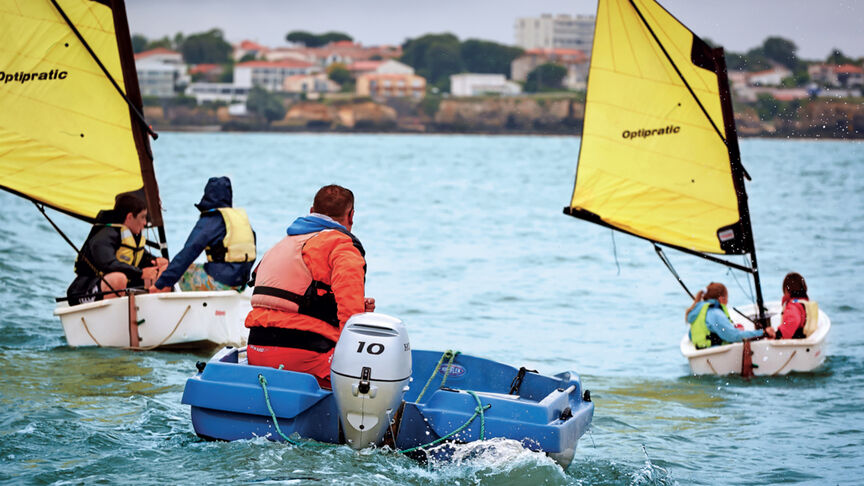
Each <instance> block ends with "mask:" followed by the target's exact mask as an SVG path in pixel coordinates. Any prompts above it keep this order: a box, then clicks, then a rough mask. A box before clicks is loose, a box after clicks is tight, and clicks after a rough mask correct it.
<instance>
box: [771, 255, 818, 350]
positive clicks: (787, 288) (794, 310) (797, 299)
mask: <svg viewBox="0 0 864 486" xmlns="http://www.w3.org/2000/svg"><path fill="white" fill-rule="evenodd" d="M809 301H810V297H808V296H807V282H805V281H804V277H802V276H801V274H799V273H795V272H789V273H787V274H786V277H784V278H783V300H782V301H781V306H782V308H783V323H782V324H780V326H779V327H778V328H777V339H804V338H805V337H807V336H806V334H805V332H804V328H805V325H806V324H807V310H808V309H807V307H811V312H817V313H818V310H816V309H813V308H812V307H815V306H808V304H805V303H809ZM817 316H818V314H817ZM817 316H813V317H814V318H815V317H817Z"/></svg>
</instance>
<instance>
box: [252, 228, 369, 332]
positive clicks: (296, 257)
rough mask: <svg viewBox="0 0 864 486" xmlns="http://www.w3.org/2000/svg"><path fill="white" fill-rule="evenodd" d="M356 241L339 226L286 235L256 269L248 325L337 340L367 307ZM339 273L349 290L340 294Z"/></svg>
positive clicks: (362, 265)
mask: <svg viewBox="0 0 864 486" xmlns="http://www.w3.org/2000/svg"><path fill="white" fill-rule="evenodd" d="M346 233H347V232H346ZM355 241H356V240H355V239H354V238H352V236H351V235H350V234H343V233H342V232H339V231H337V230H324V231H320V232H317V233H308V234H303V235H293V236H286V237H285V238H283V239H282V240H281V241H280V242H279V243H277V244H276V246H274V247H273V248H271V249H270V250H269V251H268V252H267V253H265V254H264V257H263V258H262V259H261V262H260V263H259V265H258V267H257V268H256V269H255V272H254V274H253V279H254V282H255V284H254V285H255V286H254V291H253V293H252V302H251V303H252V308H253V310H252V312H251V313H250V314H249V316H248V317H247V319H246V326H247V327H250V328H255V327H278V328H283V329H297V330H302V331H310V332H314V333H317V334H320V335H322V336H324V337H326V338H328V339H331V340H333V341H334V342H335V341H336V340H338V338H339V334H340V332H341V327H342V326H343V325H344V324H345V321H347V320H348V317H350V316H351V315H353V314H354V313H358V312H363V298H364V295H363V281H364V278H365V260H364V259H363V256H362V251H361V250H360V249H361V248H362V246H360V245H359V242H356V243H355ZM334 279H338V280H339V282H338V284H337V285H339V284H341V285H342V288H343V289H344V290H345V291H344V292H342V293H341V295H339V298H338V299H337V296H336V295H335V294H334V292H333V288H332V287H331V286H332V285H333V281H334ZM337 301H339V302H337ZM270 311H276V312H275V313H274V312H270ZM310 318H311V319H310Z"/></svg>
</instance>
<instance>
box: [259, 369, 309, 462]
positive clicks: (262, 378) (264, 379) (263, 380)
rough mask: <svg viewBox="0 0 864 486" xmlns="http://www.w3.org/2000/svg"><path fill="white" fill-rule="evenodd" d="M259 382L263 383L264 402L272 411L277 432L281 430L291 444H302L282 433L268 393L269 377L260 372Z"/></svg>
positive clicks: (280, 433)
mask: <svg viewBox="0 0 864 486" xmlns="http://www.w3.org/2000/svg"><path fill="white" fill-rule="evenodd" d="M258 383H260V384H261V389H262V390H264V403H266V404H267V410H269V411H270V418H272V419H273V425H274V426H275V427H276V432H279V435H280V436H282V438H283V439H285V442H287V443H289V444H291V445H300V444H299V443H298V442H295V441H293V440H291V439H289V438H288V436H287V435H285V434H283V433H282V429H280V428H279V421H278V420H276V412H274V411H273V406H272V405H270V394H269V393H267V378H264V375H262V374H260V373H259V374H258Z"/></svg>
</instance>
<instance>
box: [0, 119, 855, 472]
mask: <svg viewBox="0 0 864 486" xmlns="http://www.w3.org/2000/svg"><path fill="white" fill-rule="evenodd" d="M578 146H579V140H578V138H563V137H562V138H545V137H483V136H379V135H365V136H364V135H262V134H171V133H166V134H163V135H162V137H160V139H159V140H158V141H157V142H155V143H154V152H155V154H156V157H157V166H156V171H157V178H158V180H159V184H160V186H161V191H162V199H163V202H164V206H165V208H166V212H165V219H166V222H167V225H168V237H169V242H170V243H171V250H172V252H176V251H177V250H178V249H179V248H180V247H181V245H182V242H183V241H184V240H185V237H186V233H187V232H188V230H189V229H190V228H191V226H192V225H193V223H194V220H195V218H196V217H197V215H196V213H195V210H194V208H193V207H192V204H193V203H195V202H197V201H198V199H199V197H200V194H201V191H202V189H203V187H204V182H205V181H206V179H207V177H209V176H211V175H223V174H227V175H230V176H231V177H232V179H233V182H234V194H235V202H236V204H237V205H239V206H244V207H246V208H247V210H248V211H249V214H250V217H251V219H252V223H253V226H254V227H255V230H256V231H257V233H258V238H259V242H260V248H261V249H262V250H263V249H266V248H268V247H269V246H270V245H272V244H273V243H275V242H276V241H278V239H279V238H281V237H282V235H283V234H284V228H285V227H286V225H287V224H288V223H290V221H291V220H292V219H293V218H294V217H295V216H297V215H299V214H302V213H304V212H305V211H307V210H308V208H309V206H310V205H311V198H312V195H313V194H314V191H315V190H316V189H317V188H318V187H319V186H321V185H323V184H327V183H333V182H335V183H339V184H342V185H345V186H347V187H350V188H351V189H353V190H354V192H355V194H356V196H357V211H356V218H355V228H354V229H355V233H356V234H357V235H358V236H359V237H360V239H361V240H362V241H363V243H364V245H365V247H366V249H367V251H368V263H369V274H368V294H369V295H371V296H374V297H375V298H376V299H377V302H378V311H379V312H384V313H388V314H392V315H395V316H398V317H401V318H402V319H403V320H405V321H406V323H407V324H408V326H409V332H410V337H411V341H412V346H413V347H415V348H431V349H446V348H454V349H459V350H461V351H463V352H467V353H471V354H477V355H480V356H485V357H489V358H493V359H497V360H501V361H505V362H509V363H512V364H515V365H517V366H518V365H526V366H528V367H531V368H536V369H538V370H540V371H541V372H544V373H556V372H559V371H563V370H566V369H573V370H576V371H577V372H579V373H580V374H581V376H582V378H583V381H584V384H585V386H586V387H587V388H589V389H591V391H592V397H593V398H594V401H595V404H596V413H595V418H594V423H593V427H592V432H591V434H590V435H586V436H585V437H584V438H583V440H582V441H581V442H580V444H579V449H578V452H577V456H576V459H575V461H574V463H573V465H572V466H571V467H570V468H569V469H568V470H566V471H562V470H561V469H560V468H559V467H558V466H556V465H555V464H554V463H553V462H552V461H551V460H549V459H547V458H545V457H544V456H542V455H539V454H535V453H530V452H527V451H524V450H521V449H520V448H518V447H513V445H512V444H508V443H506V442H505V443H496V444H492V447H490V448H489V450H487V451H486V452H484V453H481V454H466V458H465V459H464V460H463V461H461V462H457V463H452V464H433V465H431V466H423V465H420V464H417V463H415V462H413V461H411V460H409V459H406V458H404V457H400V456H396V455H393V454H390V453H384V452H381V451H364V452H361V453H355V452H353V451H351V450H350V449H348V448H347V447H336V448H327V449H315V450H312V449H304V448H297V447H292V446H288V445H280V444H274V443H270V442H267V441H266V440H255V441H241V442H234V443H211V442H204V441H201V440H199V439H198V438H197V437H196V436H195V434H194V433H193V431H192V425H191V423H190V420H189V410H188V407H186V406H184V405H181V404H180V396H181V393H182V389H183V384H184V382H185V380H186V378H187V377H188V376H190V375H191V374H192V373H193V372H194V363H195V361H196V360H198V359H201V358H202V357H204V356H203V355H195V354H184V353H168V352H138V353H133V352H128V351H118V350H108V349H71V348H69V347H67V346H66V344H65V340H64V337H63V332H62V329H61V327H60V324H59V321H58V320H56V319H55V318H54V317H53V316H52V314H51V313H52V309H53V305H54V304H53V297H54V296H56V295H61V294H62V293H63V292H64V291H65V288H66V285H67V284H68V282H69V281H70V280H71V278H72V271H71V267H72V261H73V258H74V255H73V252H72V251H71V250H70V249H69V248H68V247H67V246H66V244H65V243H64V242H63V241H62V240H61V239H60V237H59V236H57V235H56V234H55V233H54V231H53V230H52V229H51V227H50V226H49V225H48V223H47V222H45V221H44V219H43V218H42V217H41V215H39V213H38V212H37V211H36V209H35V208H34V206H33V204H32V203H30V202H27V201H25V200H22V199H18V198H16V197H14V196H12V195H10V194H7V193H2V194H0V205H2V208H3V210H2V212H0V370H2V372H0V380H2V387H0V481H3V482H9V483H36V484H42V483H58V484H68V483H72V484H75V483H87V484H91V483H111V484H114V483H137V484H147V483H153V484H155V483H169V484H176V483H185V484H192V483H195V484H205V483H216V482H222V481H225V482H227V483H258V482H261V483H268V484H269V483H282V482H285V483H289V484H306V483H316V484H317V483H324V484H342V483H354V484H429V483H441V484H477V483H482V484H676V483H677V484H741V483H752V484H771V483H812V484H856V483H857V484H860V482H861V481H862V477H864V425H862V424H864V412H862V408H864V407H862V405H864V400H862V398H864V392H862V390H864V379H862V377H861V375H862V372H864V331H862V329H864V327H862V325H861V317H860V314H859V312H861V311H862V310H864V309H862V303H861V298H860V294H859V292H860V289H861V288H864V276H862V275H864V274H862V272H861V270H860V269H861V267H862V265H864V244H862V239H864V195H862V194H864V145H862V144H860V143H850V142H815V141H767V140H744V141H742V144H741V148H742V152H743V159H744V163H745V165H746V167H747V169H748V170H749V172H750V174H751V175H752V176H753V182H752V183H750V184H749V186H748V191H749V194H750V201H751V203H750V204H751V209H752V217H753V221H754V227H755V234H756V242H757V246H758V248H759V263H760V268H761V269H762V273H763V283H764V286H765V293H766V295H767V296H768V297H770V298H772V299H776V298H777V297H779V295H778V294H779V288H780V282H781V279H782V277H783V275H784V274H785V273H786V272H787V271H789V270H792V269H794V270H797V271H799V272H801V273H802V274H803V275H805V277H807V280H808V283H809V286H810V290H811V292H810V294H811V296H812V297H814V298H815V299H817V300H818V301H819V302H820V307H821V308H822V309H824V310H825V311H826V312H828V314H829V315H830V316H831V318H832V321H833V330H832V334H831V336H829V342H830V347H829V349H828V353H829V355H830V356H829V358H828V361H827V363H826V365H825V366H823V367H822V368H820V369H819V370H817V372H814V373H810V374H797V375H791V376H786V377H778V378H755V379H753V380H751V381H744V380H741V379H738V378H716V377H699V378H697V377H691V376H689V368H688V367H687V363H686V360H685V359H684V358H683V357H681V355H680V354H679V351H678V341H679V339H680V337H681V335H682V333H683V332H684V331H685V327H684V325H683V323H682V322H681V315H682V311H683V309H684V308H686V307H687V305H688V304H689V299H688V298H687V297H686V296H685V295H684V294H683V292H682V291H681V289H680V288H679V287H678V284H677V283H676V282H675V281H674V279H673V278H672V277H671V275H670V274H669V273H668V272H667V270H666V269H665V267H663V265H662V264H661V263H660V261H659V260H658V259H657V257H656V256H655V255H654V252H653V250H652V248H651V246H650V244H648V243H646V242H644V241H641V240H637V239H635V238H631V237H627V236H624V235H620V234H619V235H615V237H614V240H613V237H612V235H611V233H610V231H609V230H605V229H602V228H599V227H595V226H593V225H590V224H588V223H585V222H581V221H578V220H575V219H572V218H569V217H567V216H564V215H563V214H562V213H561V208H562V207H563V206H564V205H565V204H567V202H568V201H569V197H570V191H571V190H572V179H573V174H574V167H575V161H576V153H577V151H578ZM54 216H55V217H56V220H57V221H58V222H59V223H60V224H61V226H62V227H63V228H64V229H65V230H66V231H67V232H68V233H69V234H70V236H71V237H72V238H73V240H75V241H76V242H79V243H80V241H81V240H83V238H84V236H85V235H86V232H87V230H88V228H87V225H85V224H83V223H80V222H77V221H74V220H71V219H70V218H67V217H65V216H62V215H60V214H57V213H54ZM670 256H671V258H672V260H673V263H674V264H675V265H676V268H677V269H678V271H679V273H681V275H682V276H683V277H684V278H685V280H686V281H688V282H689V283H690V284H691V285H692V286H694V287H698V286H700V285H704V284H705V283H707V282H708V281H710V280H716V281H723V282H726V283H727V286H728V287H729V288H730V291H731V300H732V302H733V304H739V303H744V302H745V301H746V300H747V297H746V295H747V292H745V291H743V290H742V289H741V288H740V287H739V286H738V285H736V283H735V280H734V279H733V277H732V276H731V275H729V274H727V273H726V269H725V268H722V267H718V266H714V265H710V264H706V263H705V262H703V261H702V260H700V259H696V258H693V257H688V256H685V255H681V254H674V253H670ZM738 278H739V282H740V283H741V284H742V286H743V285H746V284H745V282H744V280H743V277H741V276H739V277H738Z"/></svg>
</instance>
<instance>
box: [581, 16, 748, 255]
mask: <svg viewBox="0 0 864 486" xmlns="http://www.w3.org/2000/svg"><path fill="white" fill-rule="evenodd" d="M718 57H719V58H718ZM721 76H722V78H721ZM723 83H726V78H725V64H724V63H723V61H722V50H720V49H712V48H710V47H709V46H708V45H707V44H706V43H705V42H703V41H702V40H701V39H699V37H697V36H696V35H694V34H693V33H692V32H691V31H690V30H688V29H687V27H685V26H684V25H683V24H681V23H680V22H679V21H678V20H677V19H676V18H675V17H673V16H672V15H671V14H670V13H669V12H667V11H666V10H665V9H664V8H663V7H662V6H660V5H659V4H657V3H656V2H654V1H653V0H600V2H599V4H598V11H597V16H596V27H595V33H594V46H593V50H592V55H591V66H590V70H589V76H588V91H587V96H586V105H585V106H586V108H585V120H584V127H583V132H582V141H581V147H580V154H579V163H578V167H577V171H576V182H575V186H574V190H573V196H572V199H571V202H570V206H569V207H568V208H565V212H567V213H568V214H571V215H573V216H576V217H580V218H584V219H587V220H589V221H592V222H595V223H598V224H602V225H605V226H609V227H611V228H613V229H616V230H620V231H623V232H626V233H630V234H633V235H636V236H639V237H642V238H645V239H648V240H650V241H653V242H657V243H661V244H665V245H668V246H671V247H675V248H679V249H684V250H689V251H691V252H698V253H714V254H727V255H728V254H743V253H748V252H751V251H752V247H753V245H752V235H751V232H750V224H749V215H748V214H747V207H746V195H745V193H744V185H743V178H742V171H743V167H741V164H740V160H739V155H738V153H737V150H738V146H737V138H736V136H735V133H734V122H731V120H728V119H724V115H725V116H726V117H731V116H732V114H731V103H730V101H729V100H728V93H724V92H723V91H724V90H723ZM724 97H725V99H724ZM724 103H725V104H727V105H728V106H724ZM730 122H731V123H730Z"/></svg>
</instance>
